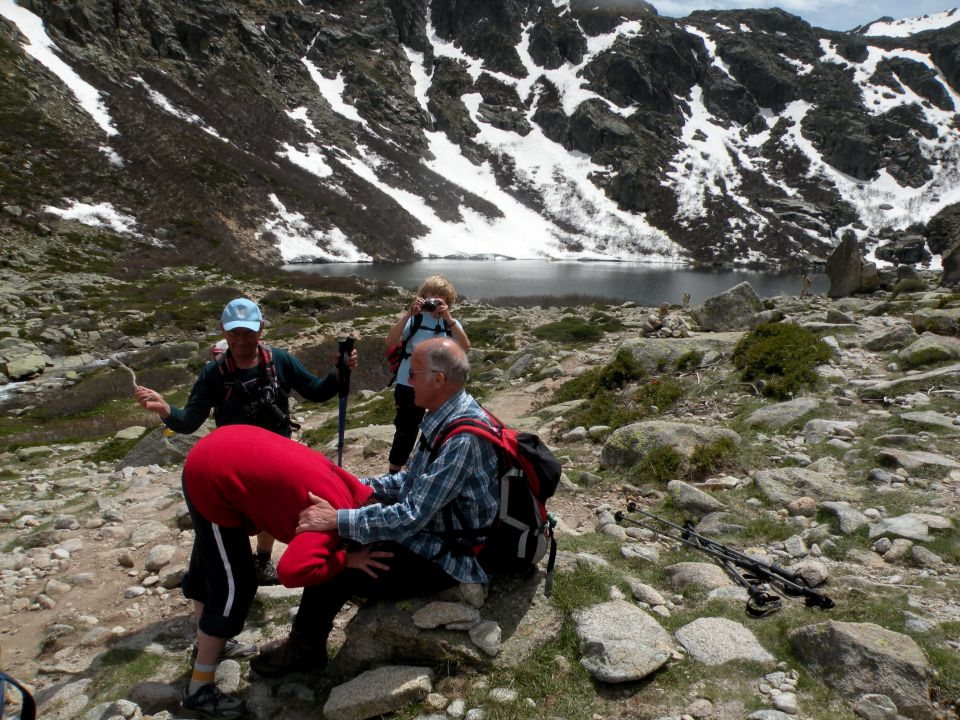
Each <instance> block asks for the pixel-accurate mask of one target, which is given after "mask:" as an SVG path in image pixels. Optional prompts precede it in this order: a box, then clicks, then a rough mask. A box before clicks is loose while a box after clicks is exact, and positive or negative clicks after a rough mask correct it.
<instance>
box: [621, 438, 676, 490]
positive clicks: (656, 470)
mask: <svg viewBox="0 0 960 720" xmlns="http://www.w3.org/2000/svg"><path fill="white" fill-rule="evenodd" d="M682 467H683V456H682V455H680V453H678V452H677V451H676V450H674V449H673V448H672V447H670V446H668V445H660V446H657V447H655V448H653V449H652V450H651V451H650V452H648V453H647V454H646V455H644V456H643V459H642V460H640V461H639V462H638V463H637V464H636V465H634V466H633V468H631V470H630V475H631V479H632V480H633V481H634V482H640V483H658V484H662V485H665V484H666V483H668V482H670V481H671V480H675V479H676V478H677V475H678V474H679V473H680V469H681V468H682Z"/></svg>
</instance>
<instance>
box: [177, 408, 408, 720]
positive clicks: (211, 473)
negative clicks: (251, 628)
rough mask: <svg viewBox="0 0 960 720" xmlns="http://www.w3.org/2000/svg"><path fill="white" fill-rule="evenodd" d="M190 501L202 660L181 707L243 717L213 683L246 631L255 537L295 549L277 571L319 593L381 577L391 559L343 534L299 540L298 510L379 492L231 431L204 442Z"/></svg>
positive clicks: (192, 467)
mask: <svg viewBox="0 0 960 720" xmlns="http://www.w3.org/2000/svg"><path fill="white" fill-rule="evenodd" d="M183 493H184V497H185V498H186V501H187V508H188V509H189V511H190V517H191V519H192V520H193V528H194V533H195V538H194V544H193V551H192V553H191V557H190V567H189V569H188V571H187V574H186V575H185V576H184V579H183V593H184V595H185V596H186V597H188V598H190V599H191V600H194V601H195V604H196V613H197V619H198V630H197V656H196V662H195V664H194V668H193V675H192V677H191V680H190V683H189V685H188V686H187V688H186V690H185V693H184V698H183V707H184V708H185V709H187V710H192V711H200V712H201V713H203V714H204V715H205V716H206V717H214V718H239V717H242V716H243V714H244V713H245V712H246V708H245V707H244V703H243V701H242V700H240V699H239V698H235V697H231V696H228V695H224V694H223V693H221V692H220V691H219V690H218V689H217V687H216V685H215V684H214V682H213V680H214V675H215V673H216V669H217V663H218V660H219V657H220V653H221V651H222V649H223V645H224V643H225V642H226V640H227V639H228V638H231V637H233V636H234V635H236V634H237V633H239V632H240V630H241V629H242V628H243V623H244V621H245V620H246V618H247V613H248V612H249V610H250V605H251V603H252V602H253V598H254V595H255V594H256V591H257V573H256V567H255V565H254V563H253V561H252V559H251V555H250V541H249V536H250V535H254V534H256V533H257V532H260V531H262V530H266V531H267V532H269V533H270V534H271V535H272V536H273V537H275V538H276V539H277V540H279V541H280V542H283V543H288V545H287V549H286V550H285V551H284V553H283V555H282V556H281V558H280V562H279V563H278V564H277V575H278V576H279V577H280V581H281V582H282V583H283V584H284V585H285V586H287V587H305V586H308V585H316V584H318V583H322V582H324V581H325V580H327V579H329V578H330V577H331V576H332V575H335V574H336V573H338V572H340V571H341V570H343V569H344V568H346V567H350V568H355V569H359V570H362V571H363V572H366V573H368V574H369V575H371V576H373V577H376V573H377V571H378V570H385V569H387V566H386V565H384V564H383V563H382V562H381V560H382V559H385V558H387V557H390V556H391V553H388V552H384V551H378V550H374V549H372V548H371V547H370V546H367V547H359V546H358V547H355V548H348V547H346V546H345V545H344V544H343V542H342V541H341V539H340V536H339V535H338V534H337V532H336V531H331V532H322V533H321V532H312V533H301V534H299V535H297V534H296V530H297V523H298V522H299V517H300V511H301V510H303V509H305V508H307V507H309V506H310V505H311V499H310V498H311V496H312V497H322V498H324V499H325V500H326V501H327V502H329V503H330V504H331V505H333V506H335V507H338V508H357V507H360V506H361V505H363V504H364V503H366V502H367V500H368V499H369V498H370V496H371V494H372V493H373V489H372V488H370V487H369V486H367V485H364V484H363V483H361V482H360V481H359V480H357V478H356V477H354V476H353V475H351V474H350V473H348V472H347V471H346V470H343V469H342V468H339V467H337V466H336V465H334V464H333V463H332V462H330V461H329V460H328V459H327V458H326V457H324V456H323V455H322V454H320V453H319V452H317V451H315V450H311V449H310V448H308V447H306V446H305V445H301V444H300V443H297V442H294V441H293V440H290V439H288V438H285V437H282V436H281V435H278V434H276V433H272V432H270V431H269V430H264V429H262V428H259V427H255V426H253V425H225V426H223V427H221V428H218V429H217V430H214V431H213V432H212V433H210V434H209V435H207V436H206V437H204V438H203V439H201V440H200V441H199V442H198V443H197V444H196V445H195V446H194V447H193V449H192V450H191V451H190V454H189V455H188V456H187V459H186V462H185V464H184V467H183Z"/></svg>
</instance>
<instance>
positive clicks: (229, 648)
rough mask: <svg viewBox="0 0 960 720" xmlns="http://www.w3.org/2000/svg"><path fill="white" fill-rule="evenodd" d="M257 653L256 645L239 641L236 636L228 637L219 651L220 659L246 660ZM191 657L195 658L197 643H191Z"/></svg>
mask: <svg viewBox="0 0 960 720" xmlns="http://www.w3.org/2000/svg"><path fill="white" fill-rule="evenodd" d="M256 654H257V646H256V645H254V644H253V643H245V642H240V641H239V640H237V639H236V638H228V639H227V641H226V642H225V643H224V644H223V650H221V651H220V660H246V659H247V658H252V657H253V656H254V655H256ZM193 659H194V661H196V659H197V644H196V643H194V644H193Z"/></svg>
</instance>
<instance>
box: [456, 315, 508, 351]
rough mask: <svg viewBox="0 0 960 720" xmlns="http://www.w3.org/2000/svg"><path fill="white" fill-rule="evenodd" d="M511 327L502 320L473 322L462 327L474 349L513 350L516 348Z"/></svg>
mask: <svg viewBox="0 0 960 720" xmlns="http://www.w3.org/2000/svg"><path fill="white" fill-rule="evenodd" d="M513 329H514V328H513V326H512V325H511V324H510V323H508V321H506V320H504V319H502V318H485V319H484V320H473V321H471V322H470V323H469V325H467V324H465V325H464V330H465V331H466V333H467V337H469V338H470V344H471V345H472V346H475V347H483V348H491V349H498V350H513V349H514V348H515V347H516V346H517V342H516V337H515V336H514V335H513V332H512V331H513Z"/></svg>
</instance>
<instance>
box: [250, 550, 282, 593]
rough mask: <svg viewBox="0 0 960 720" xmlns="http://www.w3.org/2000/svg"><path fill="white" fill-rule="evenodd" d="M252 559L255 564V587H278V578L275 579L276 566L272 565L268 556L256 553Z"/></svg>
mask: <svg viewBox="0 0 960 720" xmlns="http://www.w3.org/2000/svg"><path fill="white" fill-rule="evenodd" d="M254 557H255V558H256V562H257V585H259V586H261V587H266V586H267V585H279V584H280V578H279V577H277V566H276V565H274V564H273V560H271V559H270V556H269V555H261V554H260V553H256V554H255V555H254Z"/></svg>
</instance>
